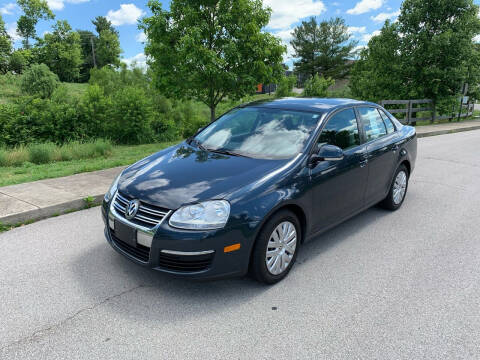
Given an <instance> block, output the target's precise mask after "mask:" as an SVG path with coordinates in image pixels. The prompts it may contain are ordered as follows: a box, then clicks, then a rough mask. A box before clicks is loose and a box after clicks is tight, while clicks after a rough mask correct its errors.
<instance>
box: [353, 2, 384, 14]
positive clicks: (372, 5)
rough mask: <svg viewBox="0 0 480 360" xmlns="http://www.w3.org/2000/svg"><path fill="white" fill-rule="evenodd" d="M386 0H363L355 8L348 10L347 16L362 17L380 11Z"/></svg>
mask: <svg viewBox="0 0 480 360" xmlns="http://www.w3.org/2000/svg"><path fill="white" fill-rule="evenodd" d="M384 2H385V0H361V1H360V2H358V3H357V4H356V5H355V7H354V8H352V9H349V10H347V14H350V15H360V14H365V13H366V12H369V11H371V10H377V9H380V8H381V7H382V5H383V3H384Z"/></svg>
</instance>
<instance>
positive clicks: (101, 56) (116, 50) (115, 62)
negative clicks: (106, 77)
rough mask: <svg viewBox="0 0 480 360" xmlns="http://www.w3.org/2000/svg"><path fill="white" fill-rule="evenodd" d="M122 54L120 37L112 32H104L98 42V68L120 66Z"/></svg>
mask: <svg viewBox="0 0 480 360" xmlns="http://www.w3.org/2000/svg"><path fill="white" fill-rule="evenodd" d="M121 53H122V49H121V48H120V40H119V38H118V35H117V34H116V33H115V32H112V31H110V30H102V32H101V33H100V34H99V36H98V39H97V42H96V50H95V55H96V57H97V66H98V67H100V68H101V67H104V66H107V65H109V66H115V67H117V66H119V65H120V54H121Z"/></svg>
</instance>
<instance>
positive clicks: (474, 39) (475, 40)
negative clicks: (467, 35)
mask: <svg viewBox="0 0 480 360" xmlns="http://www.w3.org/2000/svg"><path fill="white" fill-rule="evenodd" d="M473 41H474V42H476V43H480V35H477V36H475V37H474V38H473Z"/></svg>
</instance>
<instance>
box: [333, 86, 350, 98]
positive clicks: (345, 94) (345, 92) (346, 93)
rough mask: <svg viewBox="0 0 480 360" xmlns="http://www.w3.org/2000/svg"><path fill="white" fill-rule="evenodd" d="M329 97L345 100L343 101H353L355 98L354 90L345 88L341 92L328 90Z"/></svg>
mask: <svg viewBox="0 0 480 360" xmlns="http://www.w3.org/2000/svg"><path fill="white" fill-rule="evenodd" d="M327 96H328V97H329V98H338V99H340V98H343V99H351V98H352V97H353V95H352V90H351V89H350V87H348V86H345V87H344V88H343V89H340V90H328V91H327Z"/></svg>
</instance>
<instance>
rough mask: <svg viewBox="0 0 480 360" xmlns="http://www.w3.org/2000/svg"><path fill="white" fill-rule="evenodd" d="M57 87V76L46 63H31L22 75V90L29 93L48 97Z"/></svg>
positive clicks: (44, 97)
mask: <svg viewBox="0 0 480 360" xmlns="http://www.w3.org/2000/svg"><path fill="white" fill-rule="evenodd" d="M57 87H58V76H57V75H55V74H54V73H53V72H51V71H50V69H49V68H48V66H47V65H45V64H39V65H32V66H31V67H30V68H29V69H28V70H27V71H26V72H25V74H24V75H23V77H22V85H21V88H22V91H23V92H24V93H26V94H29V95H34V96H39V97H41V98H43V99H46V98H49V97H50V96H51V95H52V94H53V92H54V91H55V89H56V88H57Z"/></svg>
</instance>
